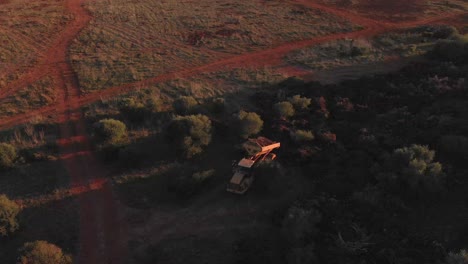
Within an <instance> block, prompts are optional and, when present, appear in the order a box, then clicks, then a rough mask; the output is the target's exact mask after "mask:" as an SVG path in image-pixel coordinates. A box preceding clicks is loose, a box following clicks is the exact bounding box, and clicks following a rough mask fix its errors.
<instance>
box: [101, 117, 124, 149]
mask: <svg viewBox="0 0 468 264" xmlns="http://www.w3.org/2000/svg"><path fill="white" fill-rule="evenodd" d="M94 131H95V133H96V136H97V137H98V140H100V141H101V142H103V144H104V146H112V147H116V146H121V145H123V144H125V143H126V142H127V139H128V138H127V126H126V125H125V124H124V123H123V122H121V121H119V120H115V119H103V120H100V121H99V122H97V123H96V124H95V125H94Z"/></svg>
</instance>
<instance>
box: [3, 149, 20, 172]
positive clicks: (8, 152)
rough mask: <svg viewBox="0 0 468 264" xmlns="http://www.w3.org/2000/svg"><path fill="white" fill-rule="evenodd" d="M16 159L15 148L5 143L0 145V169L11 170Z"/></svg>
mask: <svg viewBox="0 0 468 264" xmlns="http://www.w3.org/2000/svg"><path fill="white" fill-rule="evenodd" d="M16 158H17V154H16V149H15V147H13V146H12V145H10V144H7V143H0V169H6V168H11V167H12V166H13V163H14V162H15V160H16Z"/></svg>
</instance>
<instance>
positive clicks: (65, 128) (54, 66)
mask: <svg viewBox="0 0 468 264" xmlns="http://www.w3.org/2000/svg"><path fill="white" fill-rule="evenodd" d="M81 4H82V2H81V1H76V0H69V1H67V3H66V5H67V9H68V10H69V12H70V13H71V14H73V15H74V17H75V19H74V20H73V22H71V23H70V24H69V25H67V26H66V28H65V29H64V31H63V32H62V33H61V35H60V37H59V38H58V39H56V40H55V41H54V43H53V45H52V46H51V48H50V49H49V50H48V51H47V52H46V56H45V57H44V59H43V60H42V63H40V66H39V67H37V68H35V69H33V70H32V71H31V72H30V74H29V76H26V77H25V78H23V79H20V80H18V81H16V82H14V83H11V84H10V85H9V86H8V87H6V89H3V90H2V91H1V96H8V95H9V94H11V93H13V92H14V91H15V90H16V87H18V86H19V87H21V86H24V85H27V84H28V83H31V82H33V81H35V80H37V79H38V78H40V77H41V76H43V75H46V74H48V75H52V76H53V77H54V78H55V79H56V80H57V82H58V86H57V92H58V95H59V96H58V97H59V100H58V104H57V105H55V106H53V109H54V111H56V112H57V113H59V116H58V122H59V124H60V126H59V134H60V139H59V140H57V145H58V147H59V151H60V154H61V159H62V161H63V163H64V165H65V167H66V169H67V171H68V174H69V176H70V182H71V190H70V191H71V192H72V194H73V193H74V192H75V193H77V194H78V193H79V194H80V195H78V198H77V199H78V203H79V213H80V221H79V223H80V233H79V242H78V243H79V245H78V246H79V247H78V256H77V259H78V263H86V264H94V263H96V264H101V263H123V262H124V261H125V255H126V239H125V237H124V234H125V232H124V231H122V230H123V229H122V226H123V225H122V224H121V221H120V217H119V214H118V206H117V204H116V199H115V198H114V194H113V193H112V186H111V185H110V183H109V182H108V181H106V180H105V178H104V176H105V175H106V173H105V170H104V169H103V168H102V167H101V166H99V163H98V162H97V161H96V159H95V158H94V156H93V151H92V148H91V144H90V143H89V140H88V135H87V131H86V125H85V122H84V120H83V115H82V113H81V112H80V110H79V105H78V104H77V103H78V102H79V101H78V100H77V99H78V98H79V97H80V88H79V86H78V81H77V78H76V76H75V74H74V72H73V70H72V68H71V66H70V64H69V63H68V58H67V49H68V46H69V45H70V42H71V41H72V40H73V39H74V38H75V37H76V36H77V34H78V33H79V32H80V30H81V29H83V28H84V27H85V26H86V25H87V24H88V22H89V21H90V20H91V16H90V15H89V14H88V13H87V12H86V11H85V9H84V8H83V7H82V6H81ZM39 112H40V111H39ZM32 114H33V113H29V115H32ZM91 190H96V191H92V192H91ZM100 233H102V235H100Z"/></svg>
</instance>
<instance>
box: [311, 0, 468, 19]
mask: <svg viewBox="0 0 468 264" xmlns="http://www.w3.org/2000/svg"><path fill="white" fill-rule="evenodd" d="M317 2H319V3H322V4H326V5H329V6H335V7H338V8H343V9H346V10H347V11H351V12H354V13H357V14H359V15H362V16H365V17H369V18H373V19H378V20H381V21H382V20H383V21H392V22H401V21H405V20H416V19H423V18H425V17H430V16H434V15H440V14H441V13H444V12H452V11H460V10H464V11H466V10H468V3H467V2H466V1H464V0H449V1H447V0H409V1H408V0H393V1H388V0H318V1H317Z"/></svg>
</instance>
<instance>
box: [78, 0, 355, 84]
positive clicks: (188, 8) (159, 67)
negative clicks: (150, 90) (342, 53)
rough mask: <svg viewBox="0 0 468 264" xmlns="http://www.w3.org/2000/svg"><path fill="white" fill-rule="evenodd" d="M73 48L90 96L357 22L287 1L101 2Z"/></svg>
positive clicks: (94, 5)
mask: <svg viewBox="0 0 468 264" xmlns="http://www.w3.org/2000/svg"><path fill="white" fill-rule="evenodd" d="M87 7H88V9H89V10H90V11H91V13H92V15H93V16H94V20H93V22H92V23H91V25H90V26H89V27H88V28H86V29H85V30H84V31H83V32H82V33H81V34H80V36H79V37H78V38H77V39H76V41H75V42H74V43H73V45H72V46H71V50H70V54H71V55H70V59H71V61H72V63H73V67H74V69H75V71H76V72H77V74H78V77H79V81H80V85H81V89H82V90H83V91H85V92H90V91H95V90H101V89H105V88H107V87H110V86H115V85H120V84H123V83H129V82H134V81H137V80H142V79H145V78H149V77H154V76H157V75H159V74H163V73H167V72H169V71H174V70H177V69H186V68H190V67H195V66H199V65H201V64H204V63H207V62H212V61H215V60H217V59H221V58H226V57H229V56H232V55H235V54H240V53H245V52H249V51H256V50H261V49H265V48H268V47H274V46H277V45H280V44H284V43H288V42H292V41H298V40H303V39H310V38H313V37H316V36H321V35H328V34H333V33H337V32H348V31H351V30H353V29H355V27H356V25H352V24H351V23H349V22H347V21H345V20H343V19H340V18H338V17H335V16H332V15H329V14H326V13H323V12H319V11H316V10H312V9H308V8H305V7H301V6H298V5H294V4H289V3H285V2H283V1H268V2H261V1H240V2H235V3H234V2H231V1H216V2H214V3H213V1H208V0H202V1H197V2H191V1H185V2H178V1H164V2H159V1H155V2H149V1H142V2H128V1H123V0H113V1H103V0H98V1H93V2H90V3H89V4H88V5H87Z"/></svg>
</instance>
